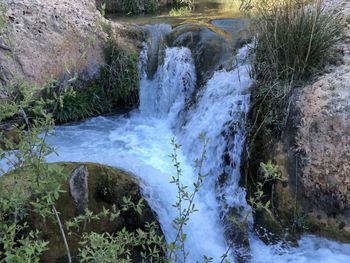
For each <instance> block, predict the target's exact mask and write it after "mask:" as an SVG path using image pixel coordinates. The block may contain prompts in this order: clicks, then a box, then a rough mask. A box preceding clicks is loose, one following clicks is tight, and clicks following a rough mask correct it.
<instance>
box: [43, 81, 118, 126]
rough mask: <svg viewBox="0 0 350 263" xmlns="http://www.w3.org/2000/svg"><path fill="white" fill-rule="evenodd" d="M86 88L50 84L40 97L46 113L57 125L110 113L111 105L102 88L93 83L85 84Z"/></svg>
mask: <svg viewBox="0 0 350 263" xmlns="http://www.w3.org/2000/svg"><path fill="white" fill-rule="evenodd" d="M86 84H87V88H83V89H74V88H73V87H67V88H64V89H62V88H60V87H59V86H57V83H56V82H50V83H48V84H47V85H46V87H45V88H44V90H43V92H42V94H41V96H42V97H43V101H44V104H45V108H46V110H47V111H48V112H51V113H52V115H53V118H54V119H55V120H56V122H58V123H66V122H72V121H79V120H82V119H86V118H88V117H92V116H96V115H99V114H103V113H106V112H109V111H111V108H112V106H111V103H110V102H109V101H108V100H107V98H106V94H105V92H104V90H103V89H102V88H99V87H97V86H96V84H95V83H86Z"/></svg>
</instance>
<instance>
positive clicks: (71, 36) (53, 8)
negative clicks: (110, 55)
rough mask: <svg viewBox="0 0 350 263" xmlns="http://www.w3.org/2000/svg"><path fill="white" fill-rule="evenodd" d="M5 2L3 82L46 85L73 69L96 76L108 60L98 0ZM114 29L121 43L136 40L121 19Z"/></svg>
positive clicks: (0, 53) (0, 40) (0, 60)
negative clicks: (11, 81) (104, 50)
mask: <svg viewBox="0 0 350 263" xmlns="http://www.w3.org/2000/svg"><path fill="white" fill-rule="evenodd" d="M3 5H4V15H5V22H6V23H5V28H4V29H3V30H2V31H3V34H1V35H0V44H1V45H0V80H1V81H2V82H5V81H8V80H10V79H13V78H16V79H24V80H26V81H28V82H31V83H37V84H42V83H43V82H44V81H45V80H46V79H47V78H61V77H62V76H64V75H65V74H67V72H69V71H71V70H74V71H78V72H80V73H83V75H84V76H85V77H86V78H91V77H93V76H94V75H95V74H96V73H97V72H98V70H99V68H100V66H101V65H103V64H104V62H105V61H104V55H103V47H104V44H105V41H106V34H105V33H103V30H102V29H101V24H102V23H105V22H106V21H105V20H104V18H103V17H102V16H101V15H100V13H99V12H98V10H97V9H96V6H95V1H94V0H78V1H69V0H52V1H42V0H4V1H3ZM112 27H113V28H114V29H115V30H116V31H117V32H118V33H120V41H121V42H126V43H131V42H134V43H135V41H129V39H130V34H129V35H128V33H126V32H127V31H128V30H129V29H126V28H125V27H124V26H122V25H120V24H116V23H113V25H112ZM130 31H131V30H130ZM136 42H137V41H136ZM132 46H133V45H132Z"/></svg>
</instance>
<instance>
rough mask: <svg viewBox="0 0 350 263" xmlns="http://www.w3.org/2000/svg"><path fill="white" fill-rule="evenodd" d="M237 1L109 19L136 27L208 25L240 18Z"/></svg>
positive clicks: (199, 1)
mask: <svg viewBox="0 0 350 263" xmlns="http://www.w3.org/2000/svg"><path fill="white" fill-rule="evenodd" d="M239 7H240V4H239V1H238V0H196V1H195V4H194V7H193V8H191V9H187V10H186V9H184V11H182V12H181V11H177V12H176V10H178V9H176V8H171V7H167V8H163V9H161V10H160V11H159V12H158V13H156V14H150V15H132V16H126V15H120V14H116V15H111V16H109V18H110V19H111V20H115V21H118V22H126V23H132V24H138V25H146V24H162V23H167V24H170V25H172V26H177V25H179V24H188V23H197V24H208V23H210V21H211V20H214V19H225V18H242V17H243V14H242V12H241V11H240V10H239Z"/></svg>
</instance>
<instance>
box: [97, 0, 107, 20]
mask: <svg viewBox="0 0 350 263" xmlns="http://www.w3.org/2000/svg"><path fill="white" fill-rule="evenodd" d="M106 8H107V5H106V2H102V3H101V5H100V7H99V8H98V11H100V13H101V16H103V17H105V16H106Z"/></svg>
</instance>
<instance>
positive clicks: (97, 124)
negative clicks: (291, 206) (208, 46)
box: [0, 48, 350, 263]
mask: <svg viewBox="0 0 350 263" xmlns="http://www.w3.org/2000/svg"><path fill="white" fill-rule="evenodd" d="M245 52H246V50H245V49H242V50H241V53H239V54H240V56H242V55H243V54H244V53H245ZM246 70H247V69H246V66H245V65H244V63H240V64H238V65H237V66H236V67H235V68H234V69H233V70H232V71H218V72H216V73H215V74H214V75H213V77H212V78H211V79H210V80H209V81H208V83H207V85H206V86H205V87H204V88H203V89H202V90H201V92H199V94H198V95H197V96H196V99H195V102H196V103H195V104H193V105H192V107H190V108H189V110H188V111H186V112H184V113H182V114H183V115H184V116H183V118H181V120H179V119H177V116H178V115H179V114H180V111H181V110H183V107H184V105H185V104H186V101H187V100H188V98H189V97H190V96H191V95H192V93H193V87H194V86H192V84H189V83H191V82H193V83H194V82H195V73H194V66H193V61H192V60H191V57H190V52H189V50H188V49H185V48H173V49H167V50H166V56H165V59H164V64H163V65H162V66H160V67H159V68H158V70H157V73H156V74H155V76H154V77H153V78H152V79H151V80H149V79H146V77H147V76H146V75H145V74H144V75H143V79H142V81H141V96H140V97H141V107H140V110H137V111H134V112H132V113H130V114H127V115H119V116H112V117H97V118H93V119H90V120H87V121H84V122H82V123H79V124H75V125H64V126H60V127H57V128H56V135H55V136H52V137H50V138H49V141H48V142H49V143H50V144H52V145H53V146H55V147H56V150H57V152H58V154H59V156H54V155H52V156H50V157H49V158H48V160H49V161H51V162H54V161H76V162H87V161H89V162H99V163H102V164H107V165H111V166H115V167H119V168H122V169H124V170H126V171H129V172H132V173H133V174H135V175H136V176H137V177H138V178H139V179H140V182H141V187H142V191H143V194H144V196H145V198H146V199H147V201H148V203H149V204H150V205H151V207H152V208H153V209H154V210H155V211H156V212H157V214H158V217H159V221H160V224H161V226H162V229H163V232H164V234H165V236H166V238H167V240H168V241H172V240H173V239H174V236H175V230H174V228H173V227H172V220H173V219H174V218H175V217H176V216H177V211H176V209H175V208H173V207H172V204H174V203H175V201H176V195H177V189H176V187H175V185H173V184H170V183H169V182H170V181H171V176H172V175H174V174H175V169H174V167H173V165H172V161H171V158H170V157H169V156H170V154H171V153H172V147H171V144H170V142H171V139H172V138H173V137H175V138H176V139H177V140H178V141H179V142H180V143H181V144H182V145H183V147H182V151H181V152H180V153H179V159H180V161H181V163H182V170H183V176H182V178H181V180H182V182H183V184H185V185H189V186H190V187H191V186H192V184H193V182H195V180H196V173H195V170H194V166H193V162H192V161H193V160H194V159H195V158H198V157H199V156H198V155H199V153H200V151H201V150H200V143H199V141H198V140H197V139H196V138H197V136H198V134H199V133H202V132H205V133H206V136H207V138H209V139H210V143H209V145H208V161H207V162H206V164H205V169H206V171H207V172H209V173H210V177H209V178H207V181H206V183H205V185H204V186H203V188H202V189H201V191H200V193H199V195H198V196H197V198H196V200H195V202H196V206H197V208H198V209H199V211H198V212H197V213H195V214H193V216H192V218H191V220H190V222H189V223H188V225H187V227H186V230H185V231H186V233H187V234H188V240H187V243H186V248H187V249H188V251H189V252H190V258H189V261H188V262H196V261H197V260H198V261H199V262H201V261H202V259H203V255H206V256H211V257H213V258H214V262H220V261H221V259H220V257H221V255H222V254H223V253H224V252H225V251H226V248H227V244H226V241H225V238H224V229H223V226H222V223H221V220H220V218H219V214H220V203H219V202H218V197H217V194H219V195H221V198H222V199H224V201H225V202H226V203H227V204H228V205H230V206H235V205H246V202H245V199H244V191H243V190H242V189H240V188H239V187H238V179H239V170H238V168H239V162H240V155H241V152H242V147H243V141H244V121H245V115H246V113H247V110H248V107H249V103H248V102H249V90H248V88H249V86H250V84H251V80H250V78H249V75H248V73H247V71H246ZM175 78H178V79H175ZM184 79H185V80H186V81H181V80H184ZM164 83H167V85H164ZM150 94H152V95H150ZM162 95H164V96H162ZM174 127H175V128H174ZM228 130H233V132H232V133H229V132H228ZM224 134H230V136H234V139H233V142H234V143H233V146H232V145H231V146H230V145H227V141H226V140H225V136H224ZM227 149H229V154H230V155H231V156H230V157H231V160H234V162H236V164H235V166H234V168H233V169H232V170H231V171H230V172H231V174H230V179H229V180H228V181H227V182H226V187H225V188H222V189H219V190H220V192H219V193H217V188H216V186H215V182H216V180H217V177H218V176H219V174H220V173H221V172H222V171H223V170H224V169H225V167H224V165H223V164H222V155H223V153H224V152H225V151H227ZM0 165H1V167H4V164H0ZM250 241H251V249H252V258H253V259H252V261H253V262H257V263H265V262H266V263H267V262H281V263H282V262H326V263H333V262H340V263H343V262H344V263H345V262H350V253H349V251H350V246H349V245H342V244H338V243H336V242H331V241H328V240H325V239H320V238H317V237H310V236H308V237H304V238H303V239H302V240H301V241H300V246H299V247H297V248H288V249H286V248H282V247H281V246H277V245H276V246H267V245H265V244H263V243H262V242H261V241H260V240H258V239H257V238H256V237H254V236H253V237H251V239H250Z"/></svg>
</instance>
